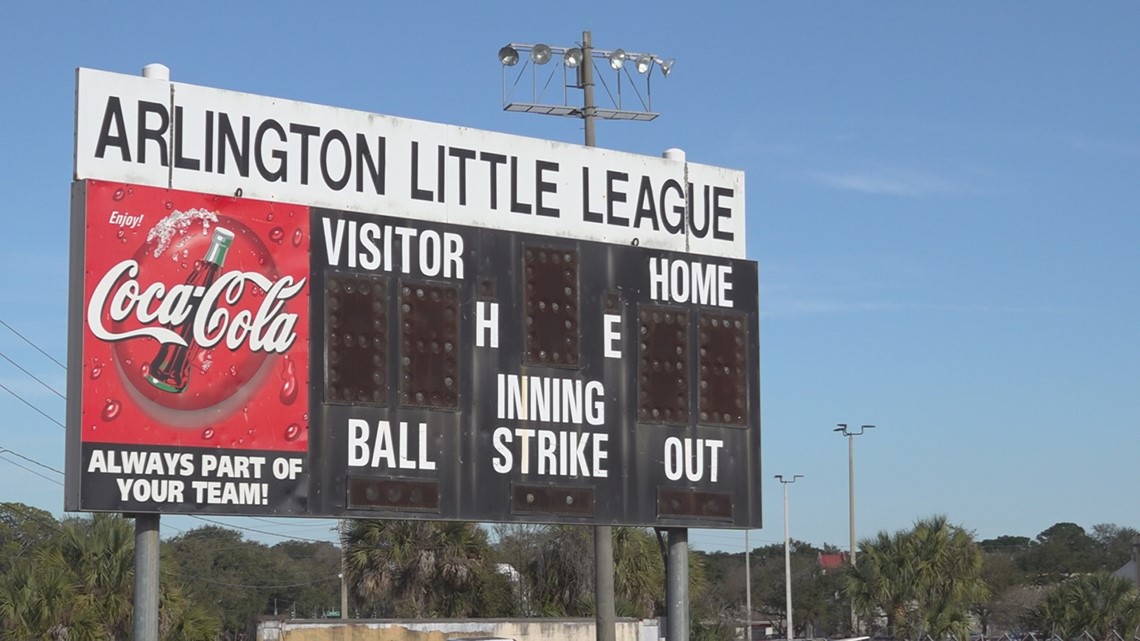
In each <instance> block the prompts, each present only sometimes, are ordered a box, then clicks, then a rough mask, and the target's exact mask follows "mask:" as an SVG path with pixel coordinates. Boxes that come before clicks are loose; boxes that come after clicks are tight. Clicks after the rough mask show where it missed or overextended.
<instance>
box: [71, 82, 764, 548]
mask: <svg viewBox="0 0 1140 641" xmlns="http://www.w3.org/2000/svg"><path fill="white" fill-rule="evenodd" d="M78 85H79V90H78V106H77V118H76V121H77V132H76V144H77V149H76V176H75V178H76V183H75V186H74V189H73V207H72V209H73V214H72V215H73V232H72V287H71V310H70V314H69V320H70V339H69V340H70V342H69V350H68V351H69V360H70V364H71V366H70V367H69V376H70V379H69V389H68V391H69V394H68V398H69V407H68V456H67V491H66V503H67V508H68V509H72V510H89V511H128V512H170V513H224V514H242V515H265V514H275V515H295V516H336V517H345V516H347V517H365V518H415V519H461V520H473V521H506V522H509V521H516V522H563V523H598V524H621V525H674V526H700V527H758V526H759V525H760V492H759V477H760V469H759V468H760V419H759V416H760V414H759V332H758V322H759V321H758V316H759V312H758V295H757V292H758V280H757V266H756V263H755V262H753V261H749V260H746V259H744V257H743V253H744V251H743V248H744V238H743V234H744V193H743V190H744V184H743V176H742V174H740V172H735V171H730V170H725V169H719V168H714V167H708V166H704V165H697V164H693V163H685V162H678V161H671V160H666V159H660V158H650V157H643V156H634V155H630V154H622V153H617V152H612V151H605V150H598V149H591V148H585V147H579V146H574V145H564V144H559V143H553V142H549V141H542V140H533V139H527V138H520V137H516V136H508V135H504V134H495V133H490V132H480V131H474V130H470V129H464V128H460V127H452V126H446V125H437V124H431V123H423V122H417V121H410V120H404V119H397V118H391V117H386V116H378V115H374V114H364V113H359V112H350V111H346V110H341V109H334V108H329V107H319V106H314V105H307V104H302V103H294V102H288V101H281V100H276V99H271V98H265V97H259V96H250V95H245V94H235V93H232V92H224V91H219V90H213V89H206V88H202V87H194V86H189V85H182V84H178V83H170V82H167V81H159V80H153V79H144V78H136V77H132V76H121V75H117V74H108V73H104V72H97V71H90V70H80V71H79V76H78Z"/></svg>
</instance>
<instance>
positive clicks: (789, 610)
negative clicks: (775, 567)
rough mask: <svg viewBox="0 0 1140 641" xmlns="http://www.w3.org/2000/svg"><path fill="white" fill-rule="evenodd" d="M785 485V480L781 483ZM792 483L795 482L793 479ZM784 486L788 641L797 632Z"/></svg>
mask: <svg viewBox="0 0 1140 641" xmlns="http://www.w3.org/2000/svg"><path fill="white" fill-rule="evenodd" d="M780 482H781V483H783V480H781V481H780ZM792 482H795V480H794V479H793V481H792ZM783 485H784V604H785V608H786V610H787V621H786V630H787V635H786V636H787V637H788V641H792V639H794V638H795V636H796V635H795V632H794V630H793V628H792V548H791V537H790V536H789V530H788V485H790V483H783Z"/></svg>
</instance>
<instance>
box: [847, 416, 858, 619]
mask: <svg viewBox="0 0 1140 641" xmlns="http://www.w3.org/2000/svg"><path fill="white" fill-rule="evenodd" d="M847 504H848V506H849V508H848V509H849V510H850V512H849V514H848V516H849V519H848V523H849V524H850V528H851V529H850V531H849V534H850V537H851V540H850V543H851V547H850V548H849V549H850V553H849V554H848V555H847V561H848V563H850V564H851V567H855V434H854V433H852V434H848V435H847ZM858 634H859V620H858V619H857V618H856V617H855V599H854V598H852V599H851V636H857V635H858Z"/></svg>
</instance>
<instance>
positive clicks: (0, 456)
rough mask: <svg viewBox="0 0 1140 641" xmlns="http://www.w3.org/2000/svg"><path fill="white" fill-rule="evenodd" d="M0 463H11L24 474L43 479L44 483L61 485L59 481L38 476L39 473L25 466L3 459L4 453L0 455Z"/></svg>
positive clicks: (41, 475)
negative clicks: (49, 482)
mask: <svg viewBox="0 0 1140 641" xmlns="http://www.w3.org/2000/svg"><path fill="white" fill-rule="evenodd" d="M0 461H4V462H5V463H11V464H12V465H15V466H16V467H18V468H20V469H21V470H24V471H25V472H28V473H29V474H35V475H36V476H38V477H40V478H41V479H44V480H45V481H51V482H52V483H55V484H56V485H63V481H61V480H59V479H53V478H51V477H50V476H45V475H43V474H40V473H39V472H37V471H35V470H33V469H32V468H30V467H28V466H26V465H21V464H19V463H17V462H15V461H12V460H9V459H7V458H5V457H4V453H0Z"/></svg>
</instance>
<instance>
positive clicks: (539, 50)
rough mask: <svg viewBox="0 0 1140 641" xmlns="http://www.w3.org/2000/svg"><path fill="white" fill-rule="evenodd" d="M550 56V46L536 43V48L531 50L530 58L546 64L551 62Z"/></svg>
mask: <svg viewBox="0 0 1140 641" xmlns="http://www.w3.org/2000/svg"><path fill="white" fill-rule="evenodd" d="M550 56H551V52H550V47H549V46H547V45H544V44H537V45H534V48H533V49H531V50H530V59H531V61H533V62H534V64H536V65H544V64H546V63H548V62H550Z"/></svg>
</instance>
